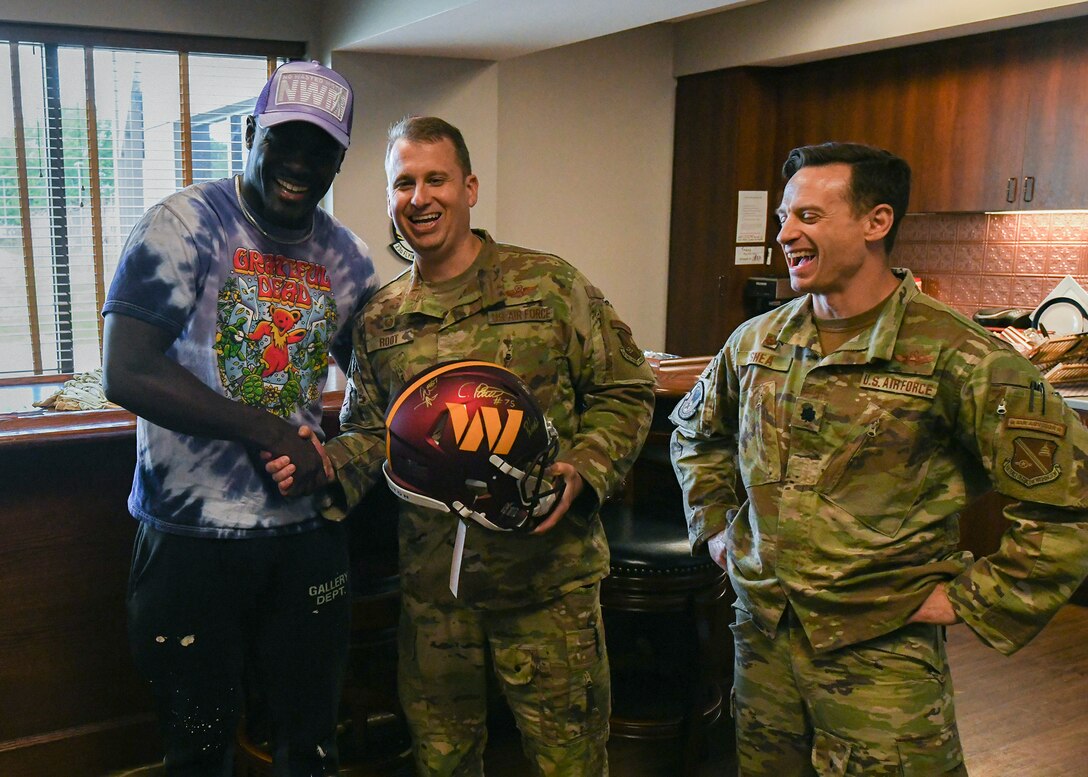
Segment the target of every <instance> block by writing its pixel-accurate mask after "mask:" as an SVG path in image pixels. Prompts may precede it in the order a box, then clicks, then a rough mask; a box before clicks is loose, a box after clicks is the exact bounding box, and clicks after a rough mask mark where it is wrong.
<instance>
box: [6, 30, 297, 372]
mask: <svg viewBox="0 0 1088 777" xmlns="http://www.w3.org/2000/svg"><path fill="white" fill-rule="evenodd" d="M301 54H302V46H301V44H289V43H287V44H285V43H281V42H257V41H244V42H243V41H227V40H218V39H212V40H207V39H200V40H193V39H178V38H173V37H167V36H140V35H134V34H128V33H107V34H104V33H102V32H100V31H85V30H69V29H65V28H52V27H41V28H36V29H35V28H31V27H24V26H21V25H0V278H2V279H3V280H2V282H0V381H5V379H7V380H8V381H10V380H11V379H26V378H30V377H32V376H36V375H67V374H71V373H77V372H86V371H89V370H92V369H94V368H96V367H98V366H100V365H101V353H102V349H101V341H102V334H101V329H102V321H101V316H100V314H99V311H100V310H101V308H102V303H103V301H104V295H105V292H106V289H108V288H109V284H110V281H111V279H112V278H113V273H114V271H115V270H116V268H117V262H118V259H119V255H120V252H121V249H122V247H123V245H124V241H125V239H126V238H127V236H128V234H129V232H130V231H131V229H132V227H133V226H134V225H135V223H136V222H137V221H138V220H139V218H140V217H141V216H142V215H143V213H144V211H145V210H147V208H148V207H150V206H151V205H153V204H155V203H156V202H158V201H159V200H161V199H162V198H163V197H165V196H166V195H168V194H171V193H172V192H174V191H177V190H178V189H180V188H182V187H184V186H187V185H189V184H191V183H198V182H201V181H207V180H212V179H216V178H222V177H224V176H229V175H233V174H235V173H240V172H241V171H242V165H243V160H244V135H245V121H246V116H248V115H249V114H250V113H252V111H253V104H254V101H255V100H256V98H257V94H258V93H259V92H260V90H261V87H263V86H264V83H265V81H266V80H267V79H268V76H269V74H270V73H271V71H272V70H273V69H274V68H275V66H276V65H277V64H279V63H280V62H282V61H285V60H286V59H288V58H295V57H298V56H301Z"/></svg>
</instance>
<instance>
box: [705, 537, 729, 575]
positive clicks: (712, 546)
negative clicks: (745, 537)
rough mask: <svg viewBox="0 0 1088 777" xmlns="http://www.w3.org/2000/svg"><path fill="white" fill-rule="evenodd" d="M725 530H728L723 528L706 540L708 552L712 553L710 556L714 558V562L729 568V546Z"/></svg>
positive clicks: (723, 567)
mask: <svg viewBox="0 0 1088 777" xmlns="http://www.w3.org/2000/svg"><path fill="white" fill-rule="evenodd" d="M725 532H726V530H725V529H722V530H721V531H720V532H718V533H717V534H715V535H714V536H712V537H710V538H709V539H707V541H706V550H707V552H708V553H709V554H710V557H711V558H712V559H714V563H715V564H717V565H718V566H719V567H721V568H722V569H728V568H729V567H728V566H727V565H728V563H729V562H728V561H727V559H726V554H727V552H728V548H727V545H726V540H725Z"/></svg>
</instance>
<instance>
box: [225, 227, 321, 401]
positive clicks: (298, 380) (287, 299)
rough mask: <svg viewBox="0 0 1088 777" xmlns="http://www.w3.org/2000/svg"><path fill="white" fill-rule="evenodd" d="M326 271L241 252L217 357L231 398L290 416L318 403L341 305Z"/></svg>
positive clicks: (235, 262) (308, 264) (235, 261)
mask: <svg viewBox="0 0 1088 777" xmlns="http://www.w3.org/2000/svg"><path fill="white" fill-rule="evenodd" d="M330 291H331V289H330V285H329V277H328V273H327V272H326V270H325V267H324V266H322V265H320V264H314V263H312V262H304V261H300V260H297V259H292V258H289V257H286V256H281V255H279V254H262V253H261V252H260V251H256V250H251V249H246V248H238V249H237V250H235V251H234V257H233V268H232V272H231V274H230V275H229V276H228V277H227V280H226V283H225V284H224V285H223V289H222V290H221V291H220V293H219V302H218V309H217V316H216V319H217V320H216V337H215V352H216V356H217V358H218V362H219V378H220V380H221V381H222V382H223V386H224V388H225V389H226V391H227V395H228V396H230V397H231V398H233V399H238V400H241V401H243V402H245V403H247V404H250V405H255V406H258V407H264V408H266V409H268V410H270V411H271V412H273V413H276V414H277V415H280V416H284V417H286V416H289V415H290V414H291V413H292V412H293V411H294V410H295V408H297V407H300V406H303V405H307V404H309V403H311V402H315V401H316V400H317V399H319V398H320V396H321V386H322V385H323V384H324V381H325V375H326V373H327V372H328V366H329V361H328V339H329V334H328V333H329V332H330V331H335V329H336V301H335V300H334V299H333V296H332V294H331V293H330Z"/></svg>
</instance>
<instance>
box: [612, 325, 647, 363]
mask: <svg viewBox="0 0 1088 777" xmlns="http://www.w3.org/2000/svg"><path fill="white" fill-rule="evenodd" d="M612 328H613V329H614V330H616V339H617V340H619V342H620V356H622V357H623V358H624V359H626V360H627V361H629V362H631V364H633V365H635V366H636V367H639V366H641V365H642V363H643V362H644V361H646V355H645V354H644V353H643V352H642V349H641V348H639V347H638V345H637V344H636V343H635V337H634V335H633V334H632V333H631V327H629V326H627V324H625V323H623V322H622V321H613V322H612Z"/></svg>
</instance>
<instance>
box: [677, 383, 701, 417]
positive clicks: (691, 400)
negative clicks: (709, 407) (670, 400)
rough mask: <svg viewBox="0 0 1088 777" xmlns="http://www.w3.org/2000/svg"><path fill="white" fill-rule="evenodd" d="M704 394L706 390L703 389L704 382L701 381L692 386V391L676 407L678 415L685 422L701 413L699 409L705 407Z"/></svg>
mask: <svg viewBox="0 0 1088 777" xmlns="http://www.w3.org/2000/svg"><path fill="white" fill-rule="evenodd" d="M704 393H705V389H704V388H703V381H702V380H700V381H699V382H698V383H696V384H695V385H694V386H692V387H691V391H689V392H688V393H687V395H686V396H685V397H684V398H683V399H682V400H680V404H679V405H677V407H676V414H677V415H678V416H680V417H681V418H683V419H684V420H685V421H688V420H690V419H691V418H694V417H695V414H696V413H698V412H699V408H701V407H702V406H703V399H704V396H703V395H704Z"/></svg>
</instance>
